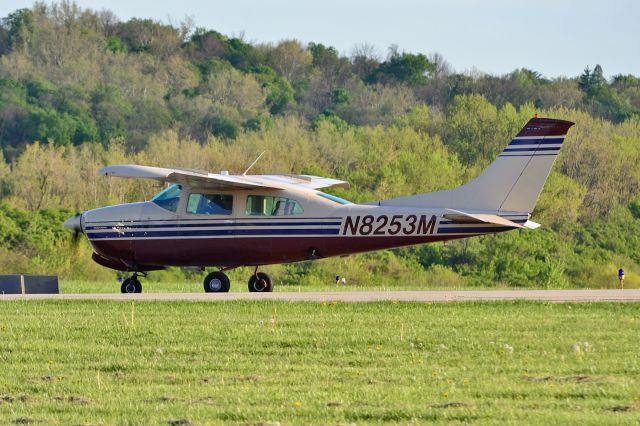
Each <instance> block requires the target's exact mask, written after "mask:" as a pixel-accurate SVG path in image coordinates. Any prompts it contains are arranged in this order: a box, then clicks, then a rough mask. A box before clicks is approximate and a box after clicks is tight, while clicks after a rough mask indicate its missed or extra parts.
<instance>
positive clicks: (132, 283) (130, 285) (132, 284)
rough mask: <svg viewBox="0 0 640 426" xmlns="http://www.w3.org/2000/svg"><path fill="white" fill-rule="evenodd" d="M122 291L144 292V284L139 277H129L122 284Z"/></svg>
mask: <svg viewBox="0 0 640 426" xmlns="http://www.w3.org/2000/svg"><path fill="white" fill-rule="evenodd" d="M120 292H121V293H142V284H140V281H139V280H138V278H135V277H131V278H127V279H126V280H124V281H123V282H122V285H121V286H120Z"/></svg>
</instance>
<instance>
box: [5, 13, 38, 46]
mask: <svg viewBox="0 0 640 426" xmlns="http://www.w3.org/2000/svg"><path fill="white" fill-rule="evenodd" d="M2 27H3V28H5V29H6V39H7V42H8V45H9V47H10V48H11V49H19V48H22V47H24V46H25V45H26V44H27V43H29V41H30V39H31V36H32V35H33V32H34V31H35V26H34V20H33V12H32V11H31V10H29V9H19V10H16V11H15V12H13V13H11V14H9V16H7V17H6V18H3V19H2Z"/></svg>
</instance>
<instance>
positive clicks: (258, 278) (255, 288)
mask: <svg viewBox="0 0 640 426" xmlns="http://www.w3.org/2000/svg"><path fill="white" fill-rule="evenodd" d="M249 291H250V292H252V293H268V292H271V291H273V281H271V277H270V276H269V275H267V274H265V273H264V272H258V271H257V268H256V272H254V273H253V275H251V278H249Z"/></svg>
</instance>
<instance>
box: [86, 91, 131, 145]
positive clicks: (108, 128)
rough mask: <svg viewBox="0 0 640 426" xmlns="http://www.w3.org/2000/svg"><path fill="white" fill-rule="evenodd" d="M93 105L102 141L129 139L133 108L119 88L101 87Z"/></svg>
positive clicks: (92, 100) (93, 99)
mask: <svg viewBox="0 0 640 426" xmlns="http://www.w3.org/2000/svg"><path fill="white" fill-rule="evenodd" d="M91 103H92V112H93V116H94V117H95V119H96V122H97V123H98V131H99V132H100V140H101V141H103V142H105V143H106V142H109V141H111V140H113V139H117V138H126V137H127V135H128V133H129V130H128V127H127V121H128V119H129V117H131V115H132V114H133V106H132V105H131V104H130V103H129V102H128V101H127V100H126V99H125V98H124V96H122V93H121V92H120V90H119V89H118V88H117V87H113V86H103V87H99V88H98V90H96V92H95V93H94V94H93V96H92V99H91Z"/></svg>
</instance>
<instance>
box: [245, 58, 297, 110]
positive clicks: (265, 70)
mask: <svg viewBox="0 0 640 426" xmlns="http://www.w3.org/2000/svg"><path fill="white" fill-rule="evenodd" d="M251 72H252V73H253V75H254V76H255V78H256V80H258V82H259V83H260V84H261V85H262V87H263V88H264V89H265V90H267V105H268V106H269V112H271V114H280V113H282V112H284V110H285V109H286V107H287V106H288V105H289V104H291V103H293V102H294V94H295V91H294V90H293V87H291V84H290V83H289V82H288V81H287V79H286V78H284V77H282V76H281V75H280V74H278V73H277V72H276V71H275V70H274V69H273V68H271V67H270V66H268V65H262V64H260V65H256V66H255V67H253V69H252V70H251Z"/></svg>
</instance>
